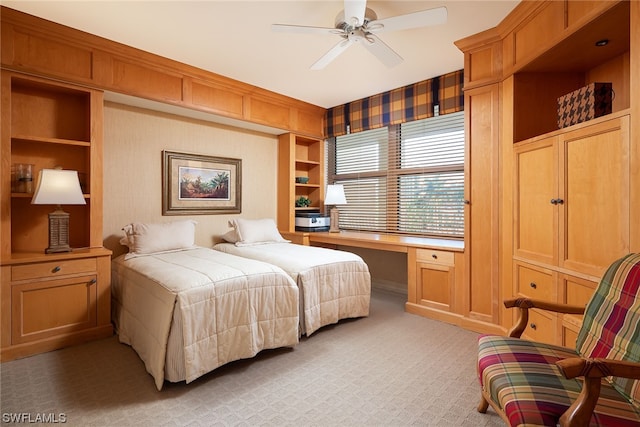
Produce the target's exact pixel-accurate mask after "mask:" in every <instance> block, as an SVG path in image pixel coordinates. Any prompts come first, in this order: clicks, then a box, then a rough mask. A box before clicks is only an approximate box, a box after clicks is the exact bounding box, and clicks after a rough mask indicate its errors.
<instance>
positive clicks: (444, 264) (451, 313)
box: [283, 231, 465, 324]
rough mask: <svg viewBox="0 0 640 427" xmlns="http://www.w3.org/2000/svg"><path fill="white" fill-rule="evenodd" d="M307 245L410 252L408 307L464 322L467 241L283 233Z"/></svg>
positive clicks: (409, 310) (326, 233) (359, 233)
mask: <svg viewBox="0 0 640 427" xmlns="http://www.w3.org/2000/svg"><path fill="white" fill-rule="evenodd" d="M283 236H284V237H285V238H286V239H289V240H291V241H293V242H294V243H299V244H303V245H318V246H334V247H335V246H351V247H358V248H368V249H377V250H382V251H391V252H403V253H406V254H407V282H408V283H407V303H406V304H405V310H406V311H407V312H410V313H414V314H419V315H422V316H425V317H430V318H434V319H438V320H443V321H446V322H449V323H454V324H460V320H461V318H462V313H463V304H464V295H465V293H464V292H456V290H464V242H462V241H459V240H447V239H433V238H426V237H410V236H400V235H393V234H378V233H362V232H354V231H340V232H339V233H329V232H313V233H283Z"/></svg>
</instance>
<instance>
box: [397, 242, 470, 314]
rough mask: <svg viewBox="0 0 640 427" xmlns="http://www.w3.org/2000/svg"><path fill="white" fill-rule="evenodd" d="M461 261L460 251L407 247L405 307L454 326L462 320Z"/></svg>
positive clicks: (462, 258) (463, 299)
mask: <svg viewBox="0 0 640 427" xmlns="http://www.w3.org/2000/svg"><path fill="white" fill-rule="evenodd" d="M464 263H465V255H464V252H462V251H447V250H441V249H430V248H426V247H424V248H420V247H411V246H409V247H407V281H408V287H407V303H406V304H405V310H406V311H407V312H409V313H413V314H419V315H421V316H425V317H429V318H432V319H437V320H442V321H444V322H448V323H452V324H455V325H461V324H462V323H464V317H465V314H466V313H465V311H464V301H465V298H464V291H463V289H464V286H463V283H464V280H463V279H464V271H465V270H464Z"/></svg>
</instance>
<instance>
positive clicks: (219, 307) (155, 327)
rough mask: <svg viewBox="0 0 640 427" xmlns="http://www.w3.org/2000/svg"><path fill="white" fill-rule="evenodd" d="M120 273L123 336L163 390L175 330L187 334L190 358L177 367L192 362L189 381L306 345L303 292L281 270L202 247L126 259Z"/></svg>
mask: <svg viewBox="0 0 640 427" xmlns="http://www.w3.org/2000/svg"><path fill="white" fill-rule="evenodd" d="M112 273H113V274H112V282H113V283H112V285H113V286H112V294H113V301H114V320H115V322H116V326H117V328H118V335H119V339H120V341H121V342H123V343H126V344H129V345H131V346H132V347H133V348H134V349H135V350H136V352H137V353H138V355H139V356H140V358H141V359H142V360H143V361H144V363H145V366H146V369H147V371H148V372H149V373H150V374H151V375H152V376H153V378H154V379H155V384H156V387H157V388H158V390H160V389H161V388H162V384H163V382H164V379H165V360H166V356H167V341H168V339H169V335H170V332H171V328H172V326H173V325H179V326H178V327H180V328H181V329H182V330H181V331H179V332H181V335H182V340H183V348H181V350H182V351H181V352H182V353H183V354H184V360H183V361H181V360H179V361H177V363H184V367H182V366H181V367H180V368H181V370H182V371H183V372H184V373H185V374H184V375H185V378H184V379H185V380H186V382H187V383H188V382H191V381H193V380H194V379H196V378H198V377H200V376H201V375H203V374H205V373H207V372H210V371H212V370H213V369H215V368H217V367H218V366H221V365H223V364H225V363H228V362H231V361H234V360H239V359H244V358H249V357H253V356H255V355H256V354H257V353H258V352H260V351H261V350H263V349H270V348H278V347H291V346H294V345H295V344H296V343H297V342H298V304H299V295H298V288H297V286H296V284H295V283H294V282H293V281H292V279H291V277H290V276H288V275H287V274H285V273H284V272H283V271H282V270H281V269H280V268H278V267H276V266H273V265H269V264H266V263H262V262H258V261H253V260H248V259H246V258H239V257H236V256H233V255H228V254H224V253H222V252H219V251H214V250H211V249H207V248H197V249H191V250H185V251H177V252H171V253H161V254H155V255H146V256H140V257H135V258H131V259H128V260H126V261H125V259H124V256H121V257H118V258H116V259H115V260H114V261H113V263H112ZM174 307H175V310H174ZM174 312H175V313H176V315H178V316H180V319H173V316H174ZM174 320H175V321H174ZM179 335H180V334H178V336H179Z"/></svg>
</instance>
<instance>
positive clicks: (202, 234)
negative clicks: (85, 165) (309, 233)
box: [103, 102, 278, 255]
mask: <svg viewBox="0 0 640 427" xmlns="http://www.w3.org/2000/svg"><path fill="white" fill-rule="evenodd" d="M277 142H278V140H277V137H276V136H274V135H267V134H263V133H259V132H253V131H246V130H243V129H238V128H233V127H227V126H223V125H218V124H215V123H210V122H205V121H200V120H196V119H190V118H185V117H181V116H175V115H170V114H166V113H159V112H156V111H151V110H145V109H141V108H137V107H131V106H126V105H122V104H116V103H112V102H106V103H105V109H104V151H103V152H104V221H103V227H104V229H103V234H104V241H105V242H104V244H105V247H107V248H109V249H111V250H112V251H114V254H115V255H117V254H120V253H124V252H126V248H125V247H123V246H121V245H120V244H119V240H120V237H121V236H122V231H121V229H122V227H123V226H124V225H126V224H128V223H131V222H166V221H173V220H180V219H187V218H190V219H194V220H196V221H198V225H197V227H196V231H197V236H196V244H198V245H202V246H211V245H212V243H213V242H214V239H216V238H217V240H219V236H220V235H221V234H223V233H225V232H226V231H227V230H228V228H227V221H228V220H229V219H231V218H237V217H243V218H273V219H275V218H276V196H277V195H276V172H277V166H276V162H277V153H278V144H277ZM163 150H170V151H177V152H185V153H196V154H205V155H212V156H218V157H230V158H239V159H242V213H241V214H239V215H228V214H227V215H192V216H186V215H171V216H163V215H162V180H163V177H162V151H163ZM217 240H216V241H217Z"/></svg>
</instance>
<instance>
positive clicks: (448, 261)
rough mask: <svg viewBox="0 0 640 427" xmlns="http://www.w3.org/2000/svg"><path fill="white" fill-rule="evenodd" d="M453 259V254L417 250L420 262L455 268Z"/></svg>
mask: <svg viewBox="0 0 640 427" xmlns="http://www.w3.org/2000/svg"><path fill="white" fill-rule="evenodd" d="M453 258H454V256H453V252H445V251H436V250H432V249H417V250H416V260H417V261H418V262H430V263H432V264H441V265H449V266H453Z"/></svg>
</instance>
